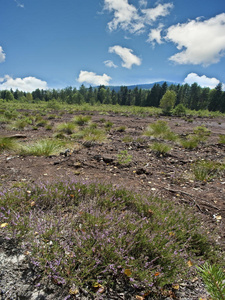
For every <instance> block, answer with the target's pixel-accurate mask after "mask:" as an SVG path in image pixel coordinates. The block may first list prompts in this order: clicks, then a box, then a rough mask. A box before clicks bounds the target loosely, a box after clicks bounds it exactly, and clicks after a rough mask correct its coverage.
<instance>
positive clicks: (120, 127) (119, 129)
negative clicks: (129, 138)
mask: <svg viewBox="0 0 225 300" xmlns="http://www.w3.org/2000/svg"><path fill="white" fill-rule="evenodd" d="M126 129H127V127H126V126H125V125H122V126H119V127H118V128H116V131H118V132H125V131H126Z"/></svg>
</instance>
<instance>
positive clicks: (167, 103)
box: [159, 90, 177, 115]
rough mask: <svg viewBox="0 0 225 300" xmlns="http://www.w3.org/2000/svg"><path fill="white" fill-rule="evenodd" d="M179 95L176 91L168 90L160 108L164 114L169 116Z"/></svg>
mask: <svg viewBox="0 0 225 300" xmlns="http://www.w3.org/2000/svg"><path fill="white" fill-rule="evenodd" d="M176 98H177V94H176V92H175V91H171V90H167V91H166V93H165V94H164V95H163V97H162V99H161V100H160V105H159V106H160V107H161V108H162V111H163V113H164V114H166V115H169V114H170V113H171V111H172V109H173V107H174V105H175V102H176Z"/></svg>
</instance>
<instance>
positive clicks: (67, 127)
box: [56, 122, 76, 134]
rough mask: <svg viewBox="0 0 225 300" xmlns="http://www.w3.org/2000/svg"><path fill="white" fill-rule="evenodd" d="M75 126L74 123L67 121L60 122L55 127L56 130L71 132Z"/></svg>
mask: <svg viewBox="0 0 225 300" xmlns="http://www.w3.org/2000/svg"><path fill="white" fill-rule="evenodd" d="M75 128H76V124H74V123H72V122H69V123H66V122H65V123H61V124H58V125H57V127H56V131H58V132H61V133H65V134H72V133H73V132H74V129H75Z"/></svg>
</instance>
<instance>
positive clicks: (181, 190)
mask: <svg viewBox="0 0 225 300" xmlns="http://www.w3.org/2000/svg"><path fill="white" fill-rule="evenodd" d="M71 117H73V116H71V115H70V114H64V115H63V117H62V118H61V119H57V118H56V119H54V120H53V121H52V123H54V124H57V123H60V122H68V121H69V120H70V119H71ZM103 117H104V119H105V120H106V121H111V122H112V123H113V126H112V128H111V129H110V131H109V132H108V133H107V140H106V141H105V142H92V143H90V142H86V143H85V142H83V141H78V142H77V143H76V144H75V145H74V146H73V147H72V148H71V149H69V150H70V151H66V149H65V150H64V151H63V152H62V153H61V154H58V155H54V156H49V157H33V156H26V157H22V156H18V155H15V154H13V153H9V152H2V153H1V154H0V176H1V185H0V190H3V189H11V188H12V187H13V186H18V185H19V184H21V183H23V182H24V183H29V182H37V181H49V182H51V181H53V180H56V179H57V180H60V179H65V178H74V177H76V178H77V180H91V181H92V180H93V181H98V182H99V181H101V182H105V183H112V184H116V185H117V184H118V185H120V186H124V187H126V188H128V189H133V190H135V191H137V192H141V193H153V194H155V195H158V196H160V197H164V198H166V199H168V201H174V202H175V203H177V205H183V204H190V205H192V206H193V207H194V208H195V210H196V212H197V213H198V214H199V217H201V218H202V219H203V221H204V222H205V226H207V227H208V229H209V231H211V230H214V229H215V228H217V230H218V234H217V237H218V238H217V240H218V243H220V244H222V245H224V244H225V229H224V219H225V198H224V192H225V178H221V177H220V178H215V179H213V180H211V181H209V182H204V181H203V182H201V181H196V180H194V179H193V176H192V174H191V171H190V170H191V165H192V164H193V163H194V162H195V161H198V160H202V159H205V160H213V161H217V162H224V154H225V145H222V144H218V136H219V134H224V133H225V120H224V119H223V118H218V119H215V118H214V119H209V118H194V119H193V121H192V122H188V121H187V120H184V119H182V118H174V117H171V118H164V117H160V120H165V121H167V122H168V124H169V126H170V127H171V130H172V131H173V132H175V133H176V134H179V135H186V134H189V133H191V132H192V131H193V128H194V127H196V126H200V125H205V126H206V127H207V128H208V129H209V130H210V131H211V135H210V137H209V138H208V140H207V142H206V143H205V144H203V145H201V146H199V147H198V148H197V149H195V150H187V149H184V148H182V147H181V146H180V145H179V144H175V143H172V142H167V143H169V144H171V147H172V149H171V150H170V151H169V153H168V154H167V155H166V156H157V155H156V154H155V153H154V152H152V151H151V149H150V148H149V144H151V143H152V142H153V139H152V138H150V137H145V136H143V133H144V131H145V129H146V127H147V125H149V124H150V123H153V122H155V121H157V120H158V119H157V118H155V117H143V118H141V117H137V116H122V115H118V114H114V113H111V114H108V115H104V116H102V115H100V114H98V113H96V112H94V113H92V115H91V119H92V122H95V123H97V124H98V126H99V128H101V127H102V128H103V127H104V123H103V122H102V118H103ZM121 126H125V130H118V128H119V127H121ZM18 134H19V135H21V142H27V141H33V140H36V139H39V138H43V137H51V136H52V132H51V131H49V130H48V131H47V130H46V129H45V128H42V127H40V128H39V129H38V130H35V131H34V130H30V129H27V130H26V129H25V130H23V131H13V130H12V131H9V130H7V129H6V127H5V126H4V125H2V126H1V127H0V136H11V135H18ZM128 136H129V139H127V138H126V137H128ZM124 138H125V139H124ZM127 140H129V141H127ZM123 150H127V153H128V154H129V155H130V156H131V158H132V159H131V161H130V162H129V163H128V164H119V163H118V153H120V151H123ZM37 276H38V273H37V270H34V269H33V268H32V267H31V266H30V265H29V262H28V261H27V258H26V256H25V255H24V253H23V252H21V251H20V249H18V248H17V247H16V245H13V244H12V243H9V242H7V241H5V240H4V237H1V240H0V280H1V283H0V299H64V298H65V297H66V296H65V297H64V295H63V293H62V291H61V290H60V289H59V288H56V287H55V286H54V285H52V284H49V283H48V284H46V285H45V286H41V287H37V286H35V278H36V277H37ZM170 291H171V293H170V294H168V295H165V296H164V297H163V296H162V298H159V296H158V298H157V297H156V296H155V297H156V298H154V297H153V295H152V296H151V295H149V296H147V297H146V298H145V299H171V298H174V299H183V300H185V299H186V300H188V299H189V300H191V299H193V300H194V299H199V298H200V297H201V298H202V299H208V298H207V293H206V291H205V289H204V286H203V284H202V282H201V281H200V279H197V278H192V279H191V280H190V282H184V283H183V284H182V285H180V287H179V290H176V291H173V289H172V288H171V289H170ZM72 297H73V298H72ZM96 297H97V296H96ZM101 297H102V298H101ZM101 297H100V296H99V297H97V298H96V299H138V298H136V296H135V294H132V291H122V290H119V289H118V292H117V294H116V295H115V294H112V293H111V294H110V291H108V294H107V295H106V296H104V297H103V296H101ZM71 299H91V298H90V296H88V295H85V291H80V294H78V295H77V296H71Z"/></svg>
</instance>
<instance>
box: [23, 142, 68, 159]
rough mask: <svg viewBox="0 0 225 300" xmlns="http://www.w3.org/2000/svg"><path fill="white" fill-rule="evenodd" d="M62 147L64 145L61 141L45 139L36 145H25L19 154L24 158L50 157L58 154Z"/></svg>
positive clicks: (35, 143)
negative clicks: (30, 156) (28, 156)
mask: <svg viewBox="0 0 225 300" xmlns="http://www.w3.org/2000/svg"><path fill="white" fill-rule="evenodd" d="M62 147H63V143H62V142H60V141H59V140H54V139H43V140H38V141H36V142H34V143H30V144H27V145H23V146H22V147H21V149H20V151H19V154H20V155H24V156H27V155H34V156H49V155H53V154H56V153H58V152H59V151H60V149H62Z"/></svg>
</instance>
